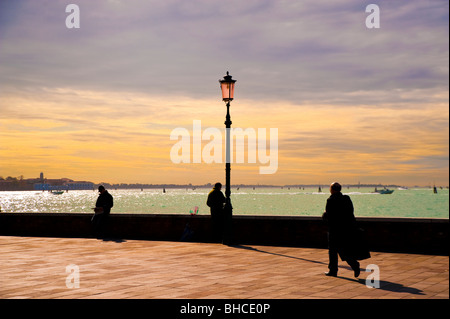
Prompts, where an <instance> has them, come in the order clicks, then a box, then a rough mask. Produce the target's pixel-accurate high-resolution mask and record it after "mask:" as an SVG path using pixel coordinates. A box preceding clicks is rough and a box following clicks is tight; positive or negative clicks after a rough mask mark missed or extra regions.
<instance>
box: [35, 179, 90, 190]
mask: <svg viewBox="0 0 450 319" xmlns="http://www.w3.org/2000/svg"><path fill="white" fill-rule="evenodd" d="M34 189H35V190H41V191H51V190H87V189H94V183H91V182H85V181H73V180H71V179H68V178H61V179H46V180H45V182H43V183H35V184H34Z"/></svg>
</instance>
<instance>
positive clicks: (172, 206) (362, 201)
mask: <svg viewBox="0 0 450 319" xmlns="http://www.w3.org/2000/svg"><path fill="white" fill-rule="evenodd" d="M209 191H210V190H209V189H196V190H191V189H189V190H187V189H167V190H166V193H163V192H162V190H161V189H148V190H146V189H144V190H143V191H141V190H110V193H111V194H112V195H113V196H114V208H113V210H112V213H148V214H189V212H190V211H191V210H194V209H195V207H198V213H199V214H200V215H205V214H209V208H208V207H207V206H206V197H207V195H208V193H209ZM372 191H373V189H372V188H370V189H368V188H360V189H357V188H354V189H344V190H343V193H344V194H348V195H350V197H351V198H352V200H353V204H354V206H355V215H356V216H361V217H362V216H372V217H375V216H377V217H435V218H449V190H448V189H438V193H437V194H433V191H432V190H431V189H428V188H427V189H418V188H417V189H416V188H413V189H407V190H399V189H395V191H394V193H393V194H390V195H380V194H374V193H372ZM97 196H98V193H97V192H94V191H69V192H68V193H63V194H61V195H54V194H51V193H48V192H39V191H25V192H0V206H1V210H2V212H58V213H89V214H90V213H92V210H91V207H94V205H95V201H96V198H97ZM328 196H329V193H327V192H325V193H318V192H317V189H294V188H291V189H288V188H283V189H282V188H259V189H258V188H256V189H255V190H254V189H253V188H240V189H239V190H237V189H232V194H231V198H232V204H233V208H234V209H233V213H234V214H235V215H283V216H321V215H322V212H323V211H324V208H325V203H326V199H327V198H328Z"/></svg>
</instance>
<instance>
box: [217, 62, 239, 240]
mask: <svg viewBox="0 0 450 319" xmlns="http://www.w3.org/2000/svg"><path fill="white" fill-rule="evenodd" d="M219 82H220V88H221V89H222V100H223V101H224V102H225V103H226V105H227V115H226V118H225V128H226V153H225V154H226V155H225V158H226V161H225V162H226V163H225V182H226V187H225V198H226V202H225V207H224V213H225V214H224V215H225V216H224V217H225V218H224V222H225V237H226V238H225V240H226V241H229V240H231V238H230V237H231V217H232V215H233V207H232V206H231V198H230V196H231V186H230V185H231V183H230V174H231V160H230V158H231V154H230V138H231V136H230V131H231V123H232V122H231V116H230V102H231V101H233V98H234V84H235V83H236V80H233V79H232V77H231V75H230V74H229V72H228V71H227V75H226V76H224V77H223V80H219Z"/></svg>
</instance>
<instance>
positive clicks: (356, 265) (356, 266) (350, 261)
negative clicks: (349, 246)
mask: <svg viewBox="0 0 450 319" xmlns="http://www.w3.org/2000/svg"><path fill="white" fill-rule="evenodd" d="M347 264H349V266H350V267H352V269H353V272H354V273H355V277H358V276H359V274H360V273H361V270H360V268H359V266H360V265H359V262H358V261H357V260H355V259H348V260H347Z"/></svg>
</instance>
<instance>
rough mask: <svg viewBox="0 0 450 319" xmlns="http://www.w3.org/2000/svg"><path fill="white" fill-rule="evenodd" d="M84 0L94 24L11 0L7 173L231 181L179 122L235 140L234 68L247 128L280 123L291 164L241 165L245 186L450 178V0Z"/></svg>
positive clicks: (284, 155)
mask: <svg viewBox="0 0 450 319" xmlns="http://www.w3.org/2000/svg"><path fill="white" fill-rule="evenodd" d="M76 3H77V4H78V5H79V7H80V28H79V29H68V28H67V27H66V24H65V19H66V17H67V16H68V13H66V12H65V6H66V4H65V3H62V2H54V1H21V2H19V3H17V2H13V1H11V2H9V1H7V2H2V4H1V5H0V114H1V115H0V176H2V177H4V178H6V177H7V176H14V177H17V176H20V175H22V176H23V177H24V178H34V177H38V176H39V173H40V172H44V174H45V177H48V178H61V177H67V178H71V179H74V180H88V181H92V182H96V183H99V182H109V183H120V182H122V183H149V184H162V183H167V184H169V183H173V184H187V183H192V184H205V183H214V182H216V181H222V182H224V179H225V170H224V169H225V165H224V164H222V163H212V164H208V163H205V162H203V163H192V162H191V163H180V164H176V163H173V162H172V160H171V157H170V151H171V149H172V147H173V146H174V144H175V143H176V142H177V141H174V140H171V139H170V134H171V132H172V131H173V130H174V129H176V128H186V129H187V130H188V131H189V132H190V133H191V137H192V134H193V132H192V131H193V127H192V125H193V121H194V120H200V121H201V124H202V129H203V130H204V129H206V128H210V127H216V128H219V129H220V130H221V131H222V132H223V134H222V135H223V137H225V131H224V121H225V114H226V107H225V104H224V103H223V102H222V101H221V93H220V88H219V83H218V80H219V79H220V78H222V77H223V76H224V75H225V73H226V71H230V74H231V75H232V76H233V78H234V79H236V80H237V82H236V89H235V100H234V101H233V102H232V103H231V109H230V110H231V119H232V121H233V124H232V127H234V128H242V129H246V128H253V129H255V130H257V129H258V128H266V129H267V134H268V135H267V138H269V128H277V129H278V169H277V171H276V172H275V173H274V174H260V173H259V167H260V166H265V165H266V164H261V163H260V162H259V161H258V159H257V163H233V164H232V171H231V178H232V183H234V184H257V183H260V184H274V185H286V184H322V185H326V184H329V183H331V182H332V181H336V180H337V181H340V182H342V183H344V184H356V183H358V182H361V183H362V184H371V183H381V184H397V185H405V186H413V185H421V186H429V185H433V184H436V185H439V186H447V185H448V178H449V168H448V167H449V157H448V154H449V151H448V150H449V140H448V135H449V108H448V107H449V100H448V98H449V91H448V67H449V64H448V56H449V55H448V3H446V2H445V1H431V2H423V1H408V2H405V1H389V2H387V1H379V2H378V4H379V6H380V9H381V12H380V19H381V27H380V28H379V29H368V28H367V27H366V25H365V19H366V17H367V15H368V14H367V13H366V12H365V6H364V5H361V3H360V1H343V2H340V3H339V4H329V2H321V1H230V3H228V4H227V5H225V4H224V3H223V2H219V1H188V2H186V1H181V0H173V1H148V2H147V1H146V2H144V3H142V1H106V0H105V1H94V2H92V1H78V2H76ZM374 3H375V2H374ZM208 142H209V141H208V140H204V141H203V142H202V147H204V146H205V145H206V144H208ZM224 153H225V148H223V154H224ZM191 156H192V152H191Z"/></svg>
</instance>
